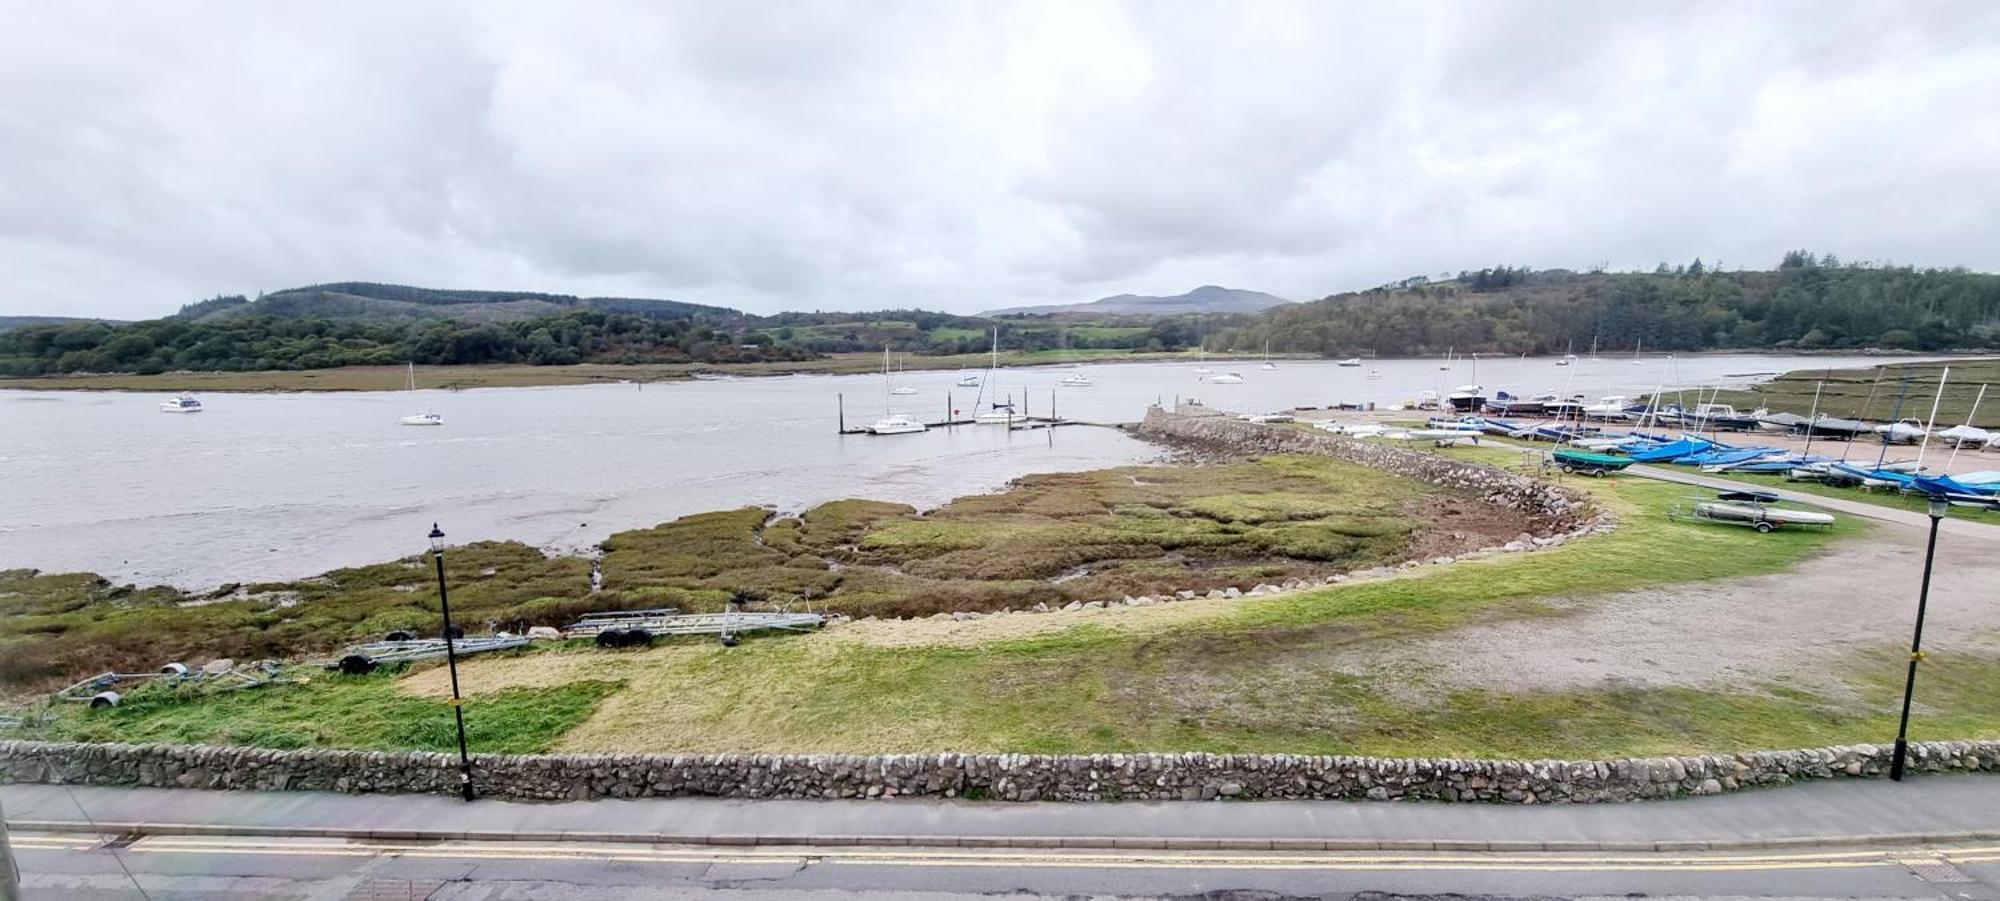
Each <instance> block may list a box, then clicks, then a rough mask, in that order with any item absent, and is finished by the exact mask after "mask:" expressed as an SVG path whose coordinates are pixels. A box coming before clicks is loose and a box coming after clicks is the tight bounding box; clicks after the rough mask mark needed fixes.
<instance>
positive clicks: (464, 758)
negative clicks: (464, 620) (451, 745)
mask: <svg viewBox="0 0 2000 901" xmlns="http://www.w3.org/2000/svg"><path fill="white" fill-rule="evenodd" d="M431 556H432V557H433V558H435V559H436V560H437V574H438V608H439V609H441V610H443V611H444V663H445V666H446V667H449V668H450V669H451V715H452V718H453V719H455V720H457V721H458V787H459V793H460V794H462V795H464V796H465V800H467V801H470V800H472V757H471V755H469V754H467V753H466V751H465V700H464V699H463V698H460V697H459V696H458V650H457V648H455V647H454V646H453V640H454V639H456V638H457V637H458V636H457V635H456V634H454V633H455V632H456V631H457V630H455V629H453V628H452V625H451V599H450V597H449V596H447V595H446V594H445V590H444V530H443V529H440V528H438V527H437V523H431Z"/></svg>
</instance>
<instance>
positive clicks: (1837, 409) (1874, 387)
mask: <svg viewBox="0 0 2000 901" xmlns="http://www.w3.org/2000/svg"><path fill="white" fill-rule="evenodd" d="M1946 366H1949V367H1951V381H1950V382H1948V383H1946V384H1945V386H1944V397H1943V400H1942V401H1941V402H1940V403H1939V404H1938V413H1937V424H1938V425H1939V426H1941V427H1942V426H1946V425H1958V424H1959V423H1962V422H1965V421H1966V418H1967V417H1968V416H1970V415H1971V414H1972V403H1973V401H1974V400H1975V399H1977V398H1978V396H1979V386H1980V385H1982V384H1990V385H1992V386H1993V387H1992V388H1991V389H1989V390H1988V391H1987V395H1988V396H1987V398H1986V402H1985V403H1983V404H1981V405H1980V408H1979V413H1978V415H1977V416H1976V417H1974V420H1973V424H1974V425H1977V426H1981V427H1984V428H1994V427H2000V359H1994V358H1983V359H1970V360H1947V361H1943V362H1929V363H1884V364H1882V365H1880V366H1875V367H1870V368H1866V369H1801V370H1797V371H1794V372H1787V373H1785V374H1784V375H1781V376H1778V377H1777V378H1775V379H1772V380H1771V381H1769V382H1766V383H1764V384H1761V385H1758V386H1756V387H1755V388H1754V389H1751V390H1747V391H1724V392H1722V394H1721V402H1722V403H1725V404H1731V405H1733V406H1735V407H1737V408H1739V409H1745V410H1748V409H1755V408H1757V407H1766V408H1768V409H1770V410H1772V411H1773V412H1780V413H1797V414H1798V415H1800V416H1805V415H1808V414H1810V413H1811V412H1812V410H1813V409H1814V408H1815V407H1814V401H1813V394H1814V391H1815V390H1818V391H1819V401H1818V406H1817V409H1818V410H1819V412H1821V413H1824V414H1827V415H1830V416H1838V417H1842V418H1854V417H1865V418H1868V419H1871V420H1888V419H1891V418H1894V416H1896V415H1901V416H1904V417H1914V418H1916V419H1919V420H1922V419H1925V418H1927V417H1929V416H1930V411H1931V400H1932V399H1933V398H1935V397H1937V394H1938V377H1939V376H1940V375H1941V374H1942V373H1943V371H1944V368H1945V367H1946ZM1906 377H1907V379H1908V390H1907V392H1905V388H1904V385H1905V378H1906ZM1899 395H1901V396H1903V405H1902V411H1901V413H1900V414H1897V413H1896V399H1897V397H1898V396H1899Z"/></svg>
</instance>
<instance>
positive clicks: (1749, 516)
mask: <svg viewBox="0 0 2000 901" xmlns="http://www.w3.org/2000/svg"><path fill="white" fill-rule="evenodd" d="M1777 503H1778V496H1777V495H1775V494H1772V493H1770V492H1768V491H1723V492H1720V493H1718V494H1716V496H1715V499H1714V500H1708V499H1696V500H1695V502H1694V505H1693V506H1692V507H1691V508H1687V509H1685V510H1684V509H1682V508H1679V507H1676V508H1675V509H1673V510H1671V511H1668V513H1667V516H1668V518H1670V519H1676V520H1700V521H1706V522H1716V523H1723V524H1725V525H1735V526H1749V527H1750V528H1753V529H1756V530H1757V531H1759V532H1769V531H1772V530H1773V529H1776V528H1778V527H1780V526H1830V525H1833V523H1834V518H1833V515H1832V514H1830V513H1820V512H1818V511H1815V510H1799V509H1795V508H1791V507H1779V506H1777Z"/></svg>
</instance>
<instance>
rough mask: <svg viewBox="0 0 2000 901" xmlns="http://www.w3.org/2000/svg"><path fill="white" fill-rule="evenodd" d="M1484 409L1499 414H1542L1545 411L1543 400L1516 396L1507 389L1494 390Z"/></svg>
mask: <svg viewBox="0 0 2000 901" xmlns="http://www.w3.org/2000/svg"><path fill="white" fill-rule="evenodd" d="M1484 409H1485V410H1486V412H1488V413H1492V414H1495V415H1498V416H1540V415H1542V413H1543V411H1544V407H1543V404H1542V402H1541V401H1539V400H1530V399H1528V398H1522V397H1516V396H1514V395H1512V394H1508V393H1507V392H1505V391H1495V392H1493V397H1492V398H1490V399H1488V400H1487V401H1486V403H1485V405H1484Z"/></svg>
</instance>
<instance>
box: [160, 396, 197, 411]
mask: <svg viewBox="0 0 2000 901" xmlns="http://www.w3.org/2000/svg"><path fill="white" fill-rule="evenodd" d="M160 412H162V413H199V412H201V401H198V400H195V399H194V395H192V394H183V395H181V396H179V397H176V398H174V399H173V400H163V401H160Z"/></svg>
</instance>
